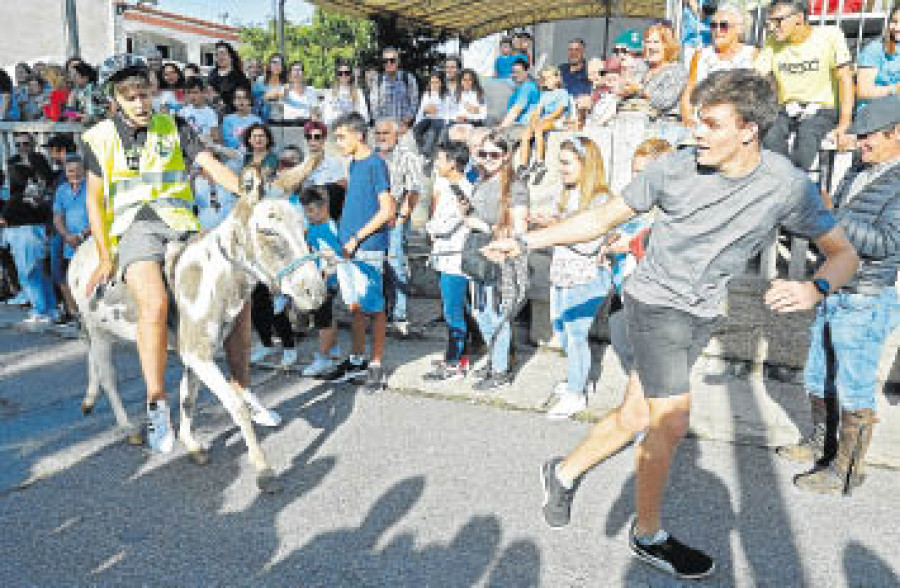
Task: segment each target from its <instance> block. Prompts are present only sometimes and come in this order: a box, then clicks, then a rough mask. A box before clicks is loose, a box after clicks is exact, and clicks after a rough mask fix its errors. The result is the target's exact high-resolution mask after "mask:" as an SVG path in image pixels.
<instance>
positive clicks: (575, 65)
mask: <svg viewBox="0 0 900 588" xmlns="http://www.w3.org/2000/svg"><path fill="white" fill-rule="evenodd" d="M568 55H569V61H568V63H563V64H561V65H560V66H559V73H560V74H561V75H562V83H563V87H564V88H565V89H566V91H567V92H568V93H569V95H570V96H572V98H577V97H578V96H585V95H588V96H589V95H590V94H591V89H592V88H591V81H590V80H589V79H588V77H587V61H585V59H584V40H583V39H572V40H571V41H569V48H568Z"/></svg>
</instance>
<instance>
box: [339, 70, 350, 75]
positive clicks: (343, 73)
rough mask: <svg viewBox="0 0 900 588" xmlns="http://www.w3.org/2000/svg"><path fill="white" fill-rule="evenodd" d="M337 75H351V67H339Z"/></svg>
mask: <svg viewBox="0 0 900 588" xmlns="http://www.w3.org/2000/svg"><path fill="white" fill-rule="evenodd" d="M337 75H339V76H349V75H350V70H349V69H339V70H338V72H337Z"/></svg>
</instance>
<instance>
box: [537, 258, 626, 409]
mask: <svg viewBox="0 0 900 588" xmlns="http://www.w3.org/2000/svg"><path fill="white" fill-rule="evenodd" d="M611 284H612V282H611V280H610V274H609V272H602V273H601V274H600V276H598V277H597V279H595V280H594V281H592V282H588V283H587V284H578V285H576V286H569V287H560V286H551V287H550V321H551V324H552V325H553V331H554V332H555V333H556V335H557V336H558V337H559V342H560V344H561V345H562V348H563V349H564V350H565V352H566V362H567V364H568V376H567V386H568V390H569V392H574V393H577V394H581V393H583V392H584V388H585V386H586V385H587V381H588V375H589V374H590V372H591V346H590V343H588V333H590V330H591V325H592V324H593V323H594V317H595V316H597V311H599V310H600V307H601V306H603V301H604V300H606V297H607V295H608V294H609V289H610V286H611Z"/></svg>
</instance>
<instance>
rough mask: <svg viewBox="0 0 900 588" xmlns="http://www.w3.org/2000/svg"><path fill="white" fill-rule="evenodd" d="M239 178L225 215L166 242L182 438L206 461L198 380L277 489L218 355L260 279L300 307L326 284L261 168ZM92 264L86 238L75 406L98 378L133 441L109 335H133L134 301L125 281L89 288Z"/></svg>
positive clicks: (77, 261) (78, 287)
mask: <svg viewBox="0 0 900 588" xmlns="http://www.w3.org/2000/svg"><path fill="white" fill-rule="evenodd" d="M241 184H242V187H243V191H244V194H243V197H242V198H241V199H240V200H239V201H238V203H237V204H236V205H235V207H234V210H233V211H232V212H231V214H230V215H229V216H228V217H227V218H226V219H225V220H224V221H223V222H222V224H220V225H219V226H218V227H216V228H215V229H213V230H212V231H210V232H208V233H205V234H201V235H198V236H195V237H194V238H192V239H191V240H190V241H189V242H188V243H187V244H170V245H169V248H168V250H167V251H166V260H165V266H164V276H165V279H166V282H167V283H168V285H169V291H170V295H171V302H172V304H170V305H169V306H170V319H174V320H170V326H169V329H170V333H169V339H168V341H169V346H170V348H171V349H173V350H176V351H177V352H178V355H179V356H180V357H181V363H182V365H183V372H182V377H181V384H180V395H181V399H180V423H179V430H178V439H179V440H180V441H181V442H182V443H183V444H184V445H185V447H186V448H187V450H188V452H189V454H190V457H191V459H192V460H193V461H194V462H195V463H198V464H204V463H206V462H207V460H208V457H207V454H206V450H205V448H204V447H203V446H202V445H201V444H200V443H199V442H197V440H196V439H194V436H193V434H192V432H191V414H192V412H193V408H194V405H195V403H196V398H197V392H198V389H199V385H200V383H203V384H204V385H206V387H207V388H209V390H210V391H211V392H212V393H213V394H215V395H216V397H218V399H219V401H220V402H221V403H222V404H223V405H224V407H225V408H226V409H227V410H228V413H229V414H230V415H231V418H232V419H233V420H234V422H235V424H236V425H237V426H238V427H240V429H241V433H242V434H243V436H244V440H245V441H246V443H247V450H248V453H249V457H250V462H251V463H252V464H253V466H254V468H255V469H256V473H257V485H258V486H259V488H260V489H261V490H263V491H276V490H277V489H278V487H279V484H278V482H277V479H276V478H275V474H274V472H273V470H272V468H271V467H270V466H269V464H268V462H267V461H266V457H265V454H264V453H263V450H262V448H261V446H260V444H259V440H258V439H257V437H256V433H255V432H254V429H253V423H252V421H251V418H250V411H249V408H248V406H247V404H246V403H245V401H244V399H243V398H242V395H241V393H240V392H238V391H237V390H236V389H235V388H234V387H232V385H231V383H230V382H229V381H228V380H227V379H226V378H225V376H224V375H223V374H222V371H221V370H220V369H219V366H218V365H217V364H216V362H215V360H214V358H215V354H216V352H217V351H218V350H219V349H220V348H221V346H222V343H223V342H224V340H225V338H226V337H227V335H228V334H229V333H230V332H231V328H232V326H233V325H234V322H235V319H236V317H237V316H238V314H239V313H240V311H241V309H242V308H243V307H244V305H245V304H247V302H248V301H249V300H250V294H251V292H252V290H253V287H254V286H255V285H256V284H257V283H258V282H264V283H265V284H267V285H268V286H269V288H270V289H272V290H273V291H280V292H283V293H284V294H285V295H287V296H289V297H290V298H291V300H293V301H294V303H295V304H296V305H297V307H298V308H299V309H300V310H312V309H315V308H318V306H319V305H321V304H322V301H323V300H324V298H325V285H324V282H323V281H322V276H321V274H320V271H319V270H318V269H317V267H316V264H315V262H314V261H313V260H312V259H311V258H310V256H309V247H308V245H307V244H306V240H305V238H304V229H305V223H304V219H303V217H302V216H301V215H300V213H299V212H298V211H297V210H296V209H295V208H294V207H293V205H291V204H290V203H289V202H287V201H286V200H273V199H266V200H263V199H262V196H263V191H264V185H263V181H262V178H261V176H260V173H259V170H258V169H257V168H252V167H251V168H246V169H245V170H244V172H243V174H242V176H241ZM97 264H98V256H97V249H96V247H95V246H94V243H93V242H92V241H88V242H86V243H84V244H83V245H82V246H81V247H79V248H78V250H77V251H76V253H75V256H74V257H73V258H72V262H71V265H70V267H69V273H68V282H69V287H70V288H71V290H72V293H73V295H74V296H75V300H76V302H77V304H78V309H79V311H80V312H81V316H82V321H83V325H84V328H85V331H86V334H87V340H88V387H87V393H86V395H85V397H84V400H83V401H82V404H81V409H82V412H84V413H85V414H88V413H90V412H91V410H92V409H93V407H94V404H95V403H96V402H97V397H98V396H99V394H100V389H101V387H102V388H103V389H104V390H105V391H106V395H107V397H108V398H109V402H110V405H111V406H112V410H113V412H114V413H115V417H116V421H117V423H118V425H119V427H120V428H122V429H123V430H124V431H125V432H126V433H127V434H128V440H129V443H140V439H141V437H140V431H139V429H138V428H137V427H136V426H135V425H133V424H132V422H131V421H130V420H129V418H128V414H127V413H126V412H125V409H124V408H123V406H122V400H121V398H120V396H119V392H118V388H117V382H116V373H115V367H114V365H113V361H112V345H113V341H114V340H115V339H117V338H118V339H125V340H129V341H134V340H135V337H136V335H137V306H136V305H135V303H134V300H133V299H132V298H131V296H130V294H129V293H128V289H127V287H126V286H125V284H124V283H122V282H121V281H114V282H111V283H109V284H107V285H106V286H105V287H103V288H101V289H99V290H98V293H97V294H95V295H93V296H91V297H90V298H88V296H87V293H86V292H85V286H86V284H87V283H88V281H89V279H90V276H91V274H92V272H93V270H94V268H96V267H97Z"/></svg>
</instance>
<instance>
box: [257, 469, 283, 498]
mask: <svg viewBox="0 0 900 588" xmlns="http://www.w3.org/2000/svg"><path fill="white" fill-rule="evenodd" d="M256 487H257V488H259V489H260V491H262V492H264V493H266V494H278V493H279V492H281V491H282V490H284V486H283V485H282V484H281V482H280V481H279V480H278V477H277V476H276V475H275V472H274V471H272V470H271V469H265V470H263V471H261V472H260V473H259V474H257V476H256Z"/></svg>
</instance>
